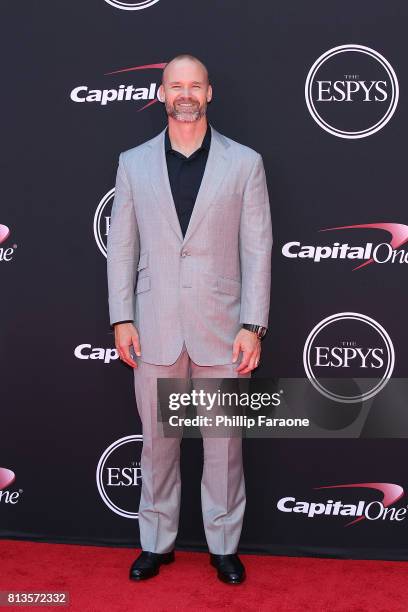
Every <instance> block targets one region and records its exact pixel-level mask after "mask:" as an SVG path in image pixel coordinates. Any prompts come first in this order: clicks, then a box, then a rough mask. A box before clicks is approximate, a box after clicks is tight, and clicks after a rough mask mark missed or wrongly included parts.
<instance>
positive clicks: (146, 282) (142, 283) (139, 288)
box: [135, 276, 150, 294]
mask: <svg viewBox="0 0 408 612" xmlns="http://www.w3.org/2000/svg"><path fill="white" fill-rule="evenodd" d="M149 289H150V276H143V278H139V279H138V281H137V285H136V291H135V293H136V294H138V293H142V292H143V291H148V290H149Z"/></svg>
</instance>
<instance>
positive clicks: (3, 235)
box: [0, 223, 10, 244]
mask: <svg viewBox="0 0 408 612" xmlns="http://www.w3.org/2000/svg"><path fill="white" fill-rule="evenodd" d="M9 236H10V230H9V228H8V227H7V225H2V224H1V223H0V244H1V243H2V242H4V241H5V240H7V238H8V237H9Z"/></svg>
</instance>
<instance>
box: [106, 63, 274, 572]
mask: <svg viewBox="0 0 408 612" xmlns="http://www.w3.org/2000/svg"><path fill="white" fill-rule="evenodd" d="M158 98H159V100H160V101H161V102H163V103H164V104H165V108H166V112H167V115H168V126H167V127H166V128H165V129H164V130H163V131H162V132H160V134H158V135H157V136H155V137H154V138H152V139H151V140H149V141H147V142H145V143H143V144H141V145H140V146H137V147H134V148H132V149H129V150H128V151H125V152H124V153H121V154H120V156H119V164H118V171H117V177H116V190H115V199H114V203H113V208H112V216H111V224H110V230H109V236H108V246H107V250H108V262H107V266H108V288H109V312H110V323H111V325H114V329H115V345H116V348H117V350H118V352H119V356H120V358H121V359H122V360H123V361H124V362H125V363H127V364H128V365H130V366H131V367H132V368H134V384H135V396H136V403H137V408H138V411H139V415H140V418H141V421H142V426H143V440H144V442H143V450H142V459H141V468H142V491H141V500H140V508H139V526H140V540H141V546H142V552H141V554H140V555H139V557H138V558H137V559H136V561H135V562H134V563H133V564H132V566H131V568H130V578H131V579H135V580H141V579H145V578H150V577H152V576H155V575H156V574H157V573H158V572H159V567H160V566H161V565H162V564H167V563H171V562H172V561H174V543H175V539H176V535H177V528H178V519H179V508H180V464H179V456H180V438H174V437H173V438H169V437H164V436H163V435H160V433H159V431H158V428H157V378H191V379H195V378H237V377H250V376H251V372H252V370H253V369H254V368H255V367H257V365H258V363H259V358H260V353H261V338H262V337H263V335H264V334H265V332H266V329H267V326H268V315H269V302H270V282H271V279H270V276H271V249H272V226H271V216H270V207H269V199H268V191H267V186H266V180H265V172H264V167H263V162H262V157H261V156H260V155H259V154H258V153H256V152H255V151H254V150H252V149H250V148H249V147H246V146H243V145H241V144H238V143H237V142H235V141H233V140H231V139H229V138H227V137H225V136H223V135H221V134H220V133H219V132H218V131H217V130H215V129H214V128H213V126H212V125H209V124H208V122H207V117H206V110H207V104H208V103H209V102H210V100H211V98H212V87H211V85H210V83H209V78H208V72H207V69H206V67H205V66H204V64H203V63H202V62H200V61H199V60H198V59H197V58H195V57H193V56H191V55H180V56H177V57H176V58H174V59H173V60H172V61H170V62H169V63H168V64H167V65H166V67H165V69H164V71H163V80H162V84H161V86H160V88H159V90H158ZM131 348H132V350H134V353H135V359H134V358H133V357H132V355H131V353H130V349H131ZM241 354H242V358H241V360H240V362H239V364H238V367H237V360H238V357H239V356H240V355H241ZM203 447H204V468H203V476H202V481H201V501H202V512H203V521H204V529H205V534H206V539H207V543H208V547H209V552H210V563H211V564H212V565H213V566H214V567H215V568H216V569H217V575H218V578H219V579H221V580H223V581H224V582H227V583H230V584H237V583H241V582H243V580H244V579H245V568H244V566H243V564H242V562H241V560H240V559H239V557H238V555H237V548H238V541H239V538H240V534H241V528H242V520H243V515H244V508H245V501H246V500H245V484H244V474H243V469H242V439H241V437H240V436H234V437H232V436H231V437H224V438H221V437H214V436H206V437H204V436H203Z"/></svg>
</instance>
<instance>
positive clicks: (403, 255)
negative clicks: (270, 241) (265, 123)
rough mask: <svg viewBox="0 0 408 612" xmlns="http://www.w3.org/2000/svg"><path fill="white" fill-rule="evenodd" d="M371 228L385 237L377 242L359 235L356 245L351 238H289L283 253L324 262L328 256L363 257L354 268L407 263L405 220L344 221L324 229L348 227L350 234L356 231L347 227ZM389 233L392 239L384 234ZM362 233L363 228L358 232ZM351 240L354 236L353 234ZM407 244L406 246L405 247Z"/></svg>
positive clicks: (354, 258) (341, 258)
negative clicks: (319, 241)
mask: <svg viewBox="0 0 408 612" xmlns="http://www.w3.org/2000/svg"><path fill="white" fill-rule="evenodd" d="M356 229H360V230H369V231H371V232H372V233H374V234H375V235H376V234H378V231H379V232H380V233H381V237H382V241H381V242H378V243H377V244H376V243H374V242H371V241H367V240H366V241H365V242H364V241H363V240H361V238H360V239H359V244H357V245H356V246H352V245H350V244H349V242H348V241H347V242H340V241H337V240H336V241H334V242H332V243H331V244H327V242H326V244H302V243H301V242H299V241H298V240H291V241H290V242H286V243H285V244H284V245H283V247H282V255H283V256H284V257H287V258H288V259H298V260H300V261H302V260H309V261H310V260H311V261H313V263H315V264H319V263H320V264H321V263H323V262H324V261H327V260H339V259H340V260H350V261H353V262H357V261H363V263H359V264H358V265H357V266H355V267H354V268H352V269H353V271H354V270H359V269H361V268H365V267H366V266H368V265H370V264H373V263H375V264H397V265H398V264H407V263H408V251H407V250H406V247H405V245H406V244H407V243H408V225H404V224H403V223H360V224H358V225H340V226H338V227H327V228H324V229H321V230H319V231H320V232H333V231H335V232H337V231H341V230H343V231H344V230H346V235H347V234H348V235H350V236H351V234H354V232H350V231H348V232H347V230H356ZM387 234H388V238H389V241H388V242H384V240H383V238H384V236H385V235H387ZM358 235H360V232H358ZM349 240H350V238H349ZM401 247H405V248H401Z"/></svg>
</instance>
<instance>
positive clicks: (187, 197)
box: [164, 125, 211, 237]
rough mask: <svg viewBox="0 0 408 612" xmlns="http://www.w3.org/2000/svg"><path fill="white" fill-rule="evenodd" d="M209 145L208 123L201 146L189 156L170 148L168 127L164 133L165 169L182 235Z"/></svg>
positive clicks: (198, 184) (201, 174) (198, 186)
mask: <svg viewBox="0 0 408 612" xmlns="http://www.w3.org/2000/svg"><path fill="white" fill-rule="evenodd" d="M210 145H211V128H210V126H209V125H207V131H206V133H205V136H204V139H203V142H202V144H201V147H199V148H198V149H196V150H195V151H194V153H192V154H191V155H190V156H189V157H186V156H185V155H183V153H180V152H179V151H175V150H174V149H172V146H171V142H170V137H169V131H168V129H167V130H166V133H165V137H164V147H165V151H166V161H167V171H168V174H169V181H170V186H171V193H172V195H173V200H174V205H175V207H176V211H177V215H178V218H179V222H180V227H181V231H182V233H183V237H184V236H185V234H186V231H187V227H188V224H189V221H190V217H191V213H192V212H193V208H194V204H195V201H196V197H197V194H198V190H199V189H200V185H201V181H202V178H203V175H204V170H205V166H206V163H207V158H208V152H209V150H210Z"/></svg>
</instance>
